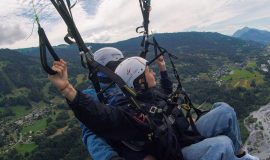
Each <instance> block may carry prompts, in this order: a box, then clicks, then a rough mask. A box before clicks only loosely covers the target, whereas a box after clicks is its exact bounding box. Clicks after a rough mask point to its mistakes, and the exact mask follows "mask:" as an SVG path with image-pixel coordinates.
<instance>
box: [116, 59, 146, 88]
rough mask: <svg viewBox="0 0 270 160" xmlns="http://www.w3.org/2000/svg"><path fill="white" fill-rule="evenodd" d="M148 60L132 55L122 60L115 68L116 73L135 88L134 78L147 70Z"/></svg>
mask: <svg viewBox="0 0 270 160" xmlns="http://www.w3.org/2000/svg"><path fill="white" fill-rule="evenodd" d="M147 62H148V61H147V60H145V59H143V58H141V57H130V58H127V59H126V60H124V61H123V62H121V63H120V64H119V65H118V66H117V68H116V69H115V73H116V74H117V75H118V76H120V77H121V78H122V79H123V80H124V81H125V82H126V84H127V85H128V86H129V87H131V88H134V84H133V83H134V80H135V79H136V78H138V77H139V76H140V75H142V74H143V73H144V71H145V68H146V64H147Z"/></svg>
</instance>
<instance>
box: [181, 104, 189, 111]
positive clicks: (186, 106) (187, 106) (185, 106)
mask: <svg viewBox="0 0 270 160" xmlns="http://www.w3.org/2000/svg"><path fill="white" fill-rule="evenodd" d="M181 107H182V108H184V109H185V110H187V111H189V110H190V109H191V107H190V106H189V105H188V104H182V105H181Z"/></svg>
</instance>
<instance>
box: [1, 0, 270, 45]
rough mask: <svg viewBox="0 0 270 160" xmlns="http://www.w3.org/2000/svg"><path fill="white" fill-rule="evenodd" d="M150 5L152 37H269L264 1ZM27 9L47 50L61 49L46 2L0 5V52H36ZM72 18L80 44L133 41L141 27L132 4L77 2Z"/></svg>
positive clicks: (57, 24)
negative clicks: (259, 32)
mask: <svg viewBox="0 0 270 160" xmlns="http://www.w3.org/2000/svg"><path fill="white" fill-rule="evenodd" d="M71 2H75V0H73V1H72V0H71ZM151 3H152V4H151V5H152V9H151V13H150V31H151V32H152V33H164V32H187V31H199V32H219V33H222V34H225V35H232V34H233V33H234V32H235V31H236V30H238V29H241V28H243V27H246V26H247V27H251V28H258V29H263V30H269V31H270V0H166V1H164V0H152V2H151ZM33 4H34V5H33ZM33 6H34V7H33ZM33 8H35V10H36V11H37V13H38V16H39V19H40V23H41V25H42V27H43V28H44V30H45V32H46V33H47V36H48V38H49V40H50V42H51V44H52V45H59V44H64V43H65V42H64V40H63V37H64V36H65V34H66V33H67V27H66V26H65V23H64V22H63V20H62V19H61V17H60V16H59V15H58V13H57V12H56V10H55V8H54V7H53V5H52V4H51V3H50V1H49V0H0V48H11V49H16V48H27V47H36V46H38V34H37V25H36V23H34V9H33ZM72 12H73V17H74V20H75V23H76V25H77V28H78V30H79V31H80V33H81V35H82V37H83V39H84V41H85V42H93V43H94V42H95V43H104V42H117V41H121V40H125V39H128V38H132V37H137V36H139V34H138V33H136V32H135V29H136V27H138V26H140V25H141V24H142V15H141V12H140V8H139V1H138V0H78V3H77V5H76V6H75V7H74V8H73V9H72Z"/></svg>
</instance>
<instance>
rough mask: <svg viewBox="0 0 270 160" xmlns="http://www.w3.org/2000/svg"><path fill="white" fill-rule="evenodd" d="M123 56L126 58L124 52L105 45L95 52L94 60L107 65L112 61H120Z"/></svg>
mask: <svg viewBox="0 0 270 160" xmlns="http://www.w3.org/2000/svg"><path fill="white" fill-rule="evenodd" d="M122 58H124V56H123V53H122V52H121V51H120V50H119V49H117V48H113V47H104V48H101V49H99V50H97V51H96V52H95V53H94V60H95V61H97V62H98V63H99V64H101V65H103V66H106V65H107V64H108V63H109V62H111V61H118V60H120V59H122Z"/></svg>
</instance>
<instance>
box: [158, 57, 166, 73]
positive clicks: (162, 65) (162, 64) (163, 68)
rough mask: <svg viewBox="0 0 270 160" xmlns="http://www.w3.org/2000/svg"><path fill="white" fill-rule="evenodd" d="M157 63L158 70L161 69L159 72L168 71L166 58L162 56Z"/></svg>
mask: <svg viewBox="0 0 270 160" xmlns="http://www.w3.org/2000/svg"><path fill="white" fill-rule="evenodd" d="M156 63H157V65H158V68H159V71H160V72H162V71H166V63H165V61H164V58H163V56H160V57H159V58H158V59H157V60H156Z"/></svg>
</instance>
